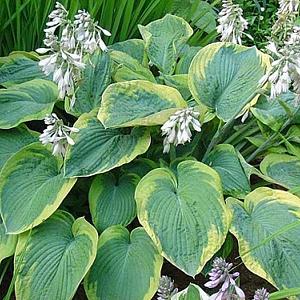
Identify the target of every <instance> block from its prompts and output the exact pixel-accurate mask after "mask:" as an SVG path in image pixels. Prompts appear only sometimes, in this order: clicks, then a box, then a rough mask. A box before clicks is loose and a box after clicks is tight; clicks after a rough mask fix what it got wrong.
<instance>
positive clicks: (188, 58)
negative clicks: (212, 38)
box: [175, 46, 201, 74]
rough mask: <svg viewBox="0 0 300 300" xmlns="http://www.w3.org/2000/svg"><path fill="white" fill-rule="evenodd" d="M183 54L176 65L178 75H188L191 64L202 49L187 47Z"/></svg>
mask: <svg viewBox="0 0 300 300" xmlns="http://www.w3.org/2000/svg"><path fill="white" fill-rule="evenodd" d="M184 49H185V50H184V51H183V52H182V53H181V57H180V59H179V61H178V63H177V65H176V70H175V73H176V74H188V72H189V68H190V65H191V62H192V60H193V58H194V56H195V55H196V54H197V53H198V51H199V50H200V49H201V47H190V46H186V47H185V48H184Z"/></svg>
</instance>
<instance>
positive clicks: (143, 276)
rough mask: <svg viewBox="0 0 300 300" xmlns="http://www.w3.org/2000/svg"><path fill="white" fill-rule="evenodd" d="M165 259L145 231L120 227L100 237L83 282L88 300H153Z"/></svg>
mask: <svg viewBox="0 0 300 300" xmlns="http://www.w3.org/2000/svg"><path fill="white" fill-rule="evenodd" d="M162 263H163V258H162V256H161V255H160V254H159V252H158V249H157V248H156V246H155V245H154V244H153V242H152V241H151V239H150V238H149V236H148V235H147V233H146V232H145V230H144V229H143V228H141V227H138V228H135V229H134V230H133V231H132V232H131V233H129V232H128V230H127V229H126V228H125V227H123V226H120V225H115V226H112V227H109V228H107V229H106V230H105V231H104V232H103V233H102V234H101V236H100V238H99V242H98V252H97V257H96V260H95V263H94V264H93V266H92V268H91V270H90V271H89V273H88V274H87V276H86V278H85V280H84V287H85V291H86V294H87V296H88V299H89V300H150V299H152V297H153V295H154V294H155V292H156V290H157V288H158V283H159V278H160V270H161V267H162Z"/></svg>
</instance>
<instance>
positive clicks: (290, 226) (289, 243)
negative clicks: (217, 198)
mask: <svg viewBox="0 0 300 300" xmlns="http://www.w3.org/2000/svg"><path fill="white" fill-rule="evenodd" d="M227 203H228V206H229V208H230V210H231V212H232V215H233V219H232V225H231V229H230V230H231V232H232V233H233V234H234V235H235V237H236V238H237V240H238V243H239V254H240V256H241V258H242V260H243V262H244V264H245V265H246V267H247V268H248V269H249V270H250V271H251V272H253V273H255V274H257V275H258V276H260V277H262V278H264V279H266V280H268V281H269V282H270V283H272V284H273V285H274V286H276V287H277V288H279V289H284V288H292V287H297V286H300V252H299V249H300V240H299V235H300V198H298V197H297V196H295V195H293V194H290V193H289V192H285V191H280V190H273V189H270V188H266V187H262V188H258V189H256V190H254V191H253V192H251V193H250V194H248V196H247V197H246V198H245V201H244V203H243V202H241V201H239V200H237V199H234V198H229V199H228V200H227Z"/></svg>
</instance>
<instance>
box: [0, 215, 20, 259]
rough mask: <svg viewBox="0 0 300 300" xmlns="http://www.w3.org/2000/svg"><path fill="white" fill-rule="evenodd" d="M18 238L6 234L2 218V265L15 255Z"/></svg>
mask: <svg viewBox="0 0 300 300" xmlns="http://www.w3.org/2000/svg"><path fill="white" fill-rule="evenodd" d="M17 241H18V236H17V235H15V234H6V233H5V227H4V224H3V222H2V219H1V217H0V263H1V262H2V260H3V259H4V258H7V257H9V256H11V255H13V254H14V253H15V249H16V245H17Z"/></svg>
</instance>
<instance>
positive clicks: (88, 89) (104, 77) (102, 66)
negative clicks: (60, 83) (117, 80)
mask: <svg viewBox="0 0 300 300" xmlns="http://www.w3.org/2000/svg"><path fill="white" fill-rule="evenodd" d="M86 59H87V60H88V62H87V64H86V67H85V69H84V73H83V76H82V81H81V82H80V85H79V87H78V89H77V90H76V95H75V96H76V101H75V104H74V106H73V107H72V108H70V107H69V105H70V104H69V102H66V106H67V111H68V112H69V113H71V114H72V115H75V116H80V115H82V114H83V113H86V112H90V111H91V110H93V109H94V108H96V107H100V103H101V96H102V93H103V92H104V90H105V89H106V87H107V86H108V85H109V84H110V82H111V59H110V56H109V54H107V53H105V52H98V51H97V52H95V53H94V54H93V55H92V56H91V57H88V58H86Z"/></svg>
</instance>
